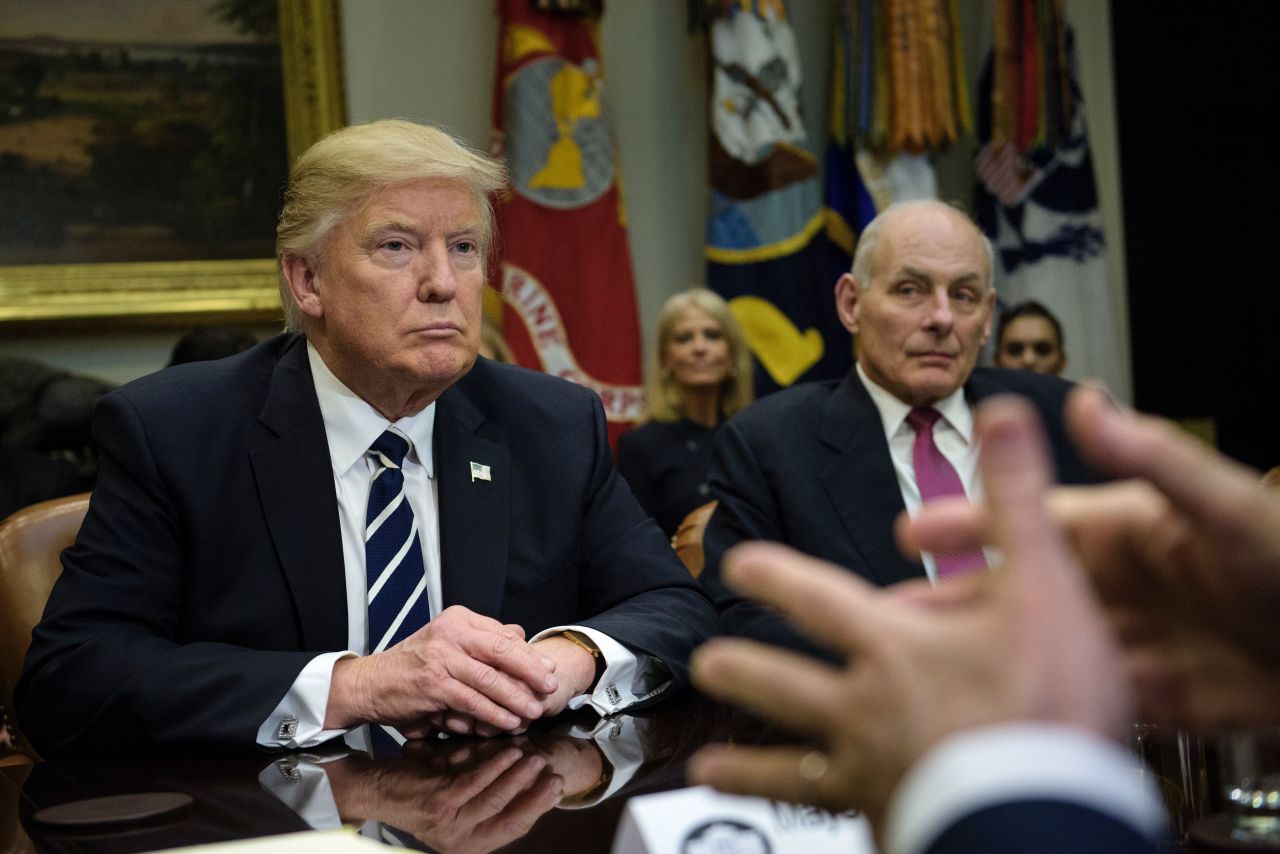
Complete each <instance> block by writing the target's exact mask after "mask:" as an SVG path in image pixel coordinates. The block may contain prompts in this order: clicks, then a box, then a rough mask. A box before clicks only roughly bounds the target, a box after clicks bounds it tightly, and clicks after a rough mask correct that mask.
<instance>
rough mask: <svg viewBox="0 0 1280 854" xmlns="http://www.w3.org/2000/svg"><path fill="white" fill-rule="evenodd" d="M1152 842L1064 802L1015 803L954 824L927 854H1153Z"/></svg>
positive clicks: (1113, 821) (1127, 828) (987, 809)
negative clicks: (1083, 853)
mask: <svg viewBox="0 0 1280 854" xmlns="http://www.w3.org/2000/svg"><path fill="white" fill-rule="evenodd" d="M1156 850H1157V847H1156V845H1155V843H1154V842H1152V841H1151V840H1149V839H1147V838H1146V837H1144V836H1143V835H1142V834H1141V833H1139V832H1138V831H1137V830H1135V829H1134V828H1132V827H1130V826H1129V825H1127V824H1124V823H1122V822H1120V821H1117V820H1116V819H1115V818H1112V817H1111V816H1109V815H1104V814H1103V813H1100V812H1098V811H1096V810H1094V809H1091V808H1089V807H1086V806H1082V805H1079V804H1072V803H1067V802H1065V801H1046V800H1034V801H1015V802H1011V803H1005V804H997V805H994V806H989V807H986V808H985V809H981V810H978V811H976V812H974V813H971V814H969V815H967V816H964V817H963V818H961V819H960V820H959V821H957V822H955V823H954V824H952V825H951V826H950V827H948V828H947V829H946V830H945V831H943V832H942V834H941V835H939V836H938V837H937V838H936V839H935V840H934V841H933V843H932V844H931V845H930V846H929V847H928V848H927V849H926V854H975V852H989V854H1024V852H1030V851H1034V852H1036V854H1082V852H1096V854H1153V852H1155V851H1156Z"/></svg>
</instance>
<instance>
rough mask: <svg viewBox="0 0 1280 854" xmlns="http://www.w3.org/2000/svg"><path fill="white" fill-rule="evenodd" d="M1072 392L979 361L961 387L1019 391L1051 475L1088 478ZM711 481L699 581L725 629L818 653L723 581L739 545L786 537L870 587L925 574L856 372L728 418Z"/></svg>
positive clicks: (972, 396) (969, 393) (973, 398)
mask: <svg viewBox="0 0 1280 854" xmlns="http://www.w3.org/2000/svg"><path fill="white" fill-rule="evenodd" d="M1070 387H1071V386H1070V383H1067V382H1065V381H1063V380H1060V379H1058V378H1056V377H1049V376H1045V375H1043V374H1033V373H1030V372H1027V371H1008V370H1002V369H999V368H978V369H976V370H975V371H974V372H973V375H972V376H971V377H970V378H969V382H967V383H966V384H965V387H964V388H965V396H966V397H967V399H968V400H969V401H970V402H971V403H977V402H978V401H981V400H982V399H984V398H987V397H991V396H992V395H996V394H1000V393H1002V392H1007V393H1013V394H1018V395H1021V396H1024V397H1026V398H1027V399H1028V400H1030V401H1031V402H1032V403H1033V404H1034V405H1035V407H1036V408H1037V409H1038V410H1039V412H1040V416H1041V418H1042V419H1043V420H1044V422H1045V426H1046V429H1047V431H1048V435H1049V443H1050V445H1051V447H1052V448H1053V462H1054V467H1055V469H1056V472H1057V475H1058V478H1059V480H1060V481H1061V482H1063V483H1087V482H1093V481H1095V480H1096V479H1097V478H1096V476H1095V475H1094V474H1093V472H1092V471H1090V470H1089V468H1088V467H1087V466H1085V464H1084V463H1083V462H1082V461H1081V460H1080V459H1079V458H1078V457H1077V456H1076V454H1075V451H1074V450H1073V449H1072V446H1071V443H1070V442H1069V441H1068V440H1067V437H1066V432H1065V428H1064V426H1063V422H1062V406H1063V401H1064V398H1065V397H1066V393H1067V391H1068V390H1069V389H1070ZM710 482H711V492H712V497H714V498H716V499H718V500H719V502H720V504H719V506H718V507H717V508H716V511H715V513H714V515H712V517H711V521H710V522H709V523H708V525H707V530H706V534H705V536H704V538H703V545H704V549H705V552H706V568H705V569H704V571H703V574H702V581H703V583H704V584H705V585H706V586H707V588H708V590H709V591H710V592H711V594H712V597H713V598H714V599H715V600H716V604H717V606H718V607H719V609H720V620H721V624H722V627H723V629H724V631H725V632H727V633H729V634H737V635H743V636H746V637H753V638H757V639H759V640H766V641H769V642H772V643H776V644H781V645H783V646H789V647H792V648H796V649H804V650H808V651H811V652H817V651H818V650H817V649H816V648H815V647H814V646H813V645H812V644H811V643H810V642H809V641H808V640H807V639H806V638H804V637H802V636H801V635H799V634H798V633H797V632H796V631H795V630H794V629H792V628H791V627H790V625H788V624H787V623H786V622H785V621H783V620H782V619H781V618H780V617H778V616H777V615H776V614H774V613H773V612H771V611H767V610H765V609H764V608H761V607H759V606H757V605H755V604H753V603H750V602H747V601H745V600H743V599H742V598H741V597H739V596H737V595H736V594H735V593H734V592H732V591H731V590H729V589H728V588H727V587H726V586H725V585H724V584H723V583H722V582H721V580H720V560H721V558H722V557H723V556H724V553H725V552H726V551H727V550H728V549H729V548H731V547H732V546H733V545H734V544H736V543H739V542H743V541H747V540H774V541H777V542H782V543H786V544H788V545H790V546H792V547H794V548H797V549H799V550H800V551H802V552H806V553H808V554H811V555H815V556H817V557H820V558H822V559H824V560H828V561H831V562H833V563H837V564H839V565H840V566H843V567H847V568H848V569H850V570H851V571H853V572H855V573H857V574H858V575H860V576H862V577H863V578H865V579H867V580H868V581H870V582H872V583H873V584H878V585H888V584H893V583H895V582H898V581H905V580H907V579H909V578H923V577H924V576H925V573H924V567H923V566H921V565H920V564H919V563H918V562H915V561H910V560H907V559H906V558H905V557H903V556H902V553H901V552H900V551H899V550H898V546H897V543H896V541H895V540H894V536H893V524H894V520H895V519H896V518H897V517H898V514H899V513H901V512H902V511H903V509H904V505H903V502H902V492H901V490H900V489H899V487H898V478H897V474H896V473H895V472H894V468H893V460H892V458H891V457H890V456H889V443H888V441H887V440H886V439H885V435H884V425H883V422H882V421H881V419H880V413H879V410H877V409H876V406H875V403H874V402H873V401H872V400H871V395H870V394H868V393H867V389H866V387H865V386H864V385H863V384H862V381H861V380H860V379H859V377H858V373H857V371H856V370H853V371H850V372H849V374H848V375H847V376H846V377H845V378H844V379H843V380H832V381H828V382H816V383H805V384H803V385H799V386H795V387H793V388H790V389H787V390H785V391H780V392H777V393H775V394H772V395H769V396H768V397H766V398H763V399H761V400H759V401H757V402H756V403H754V404H752V405H751V406H749V407H747V409H745V410H744V411H742V412H740V413H738V414H737V415H736V416H734V417H733V418H731V419H730V420H729V421H728V422H726V423H725V425H724V427H723V428H722V429H721V430H720V433H719V435H718V436H717V437H716V444H715V449H714V451H713V452H712V459H711V475H710Z"/></svg>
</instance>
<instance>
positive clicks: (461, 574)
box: [435, 366, 512, 617]
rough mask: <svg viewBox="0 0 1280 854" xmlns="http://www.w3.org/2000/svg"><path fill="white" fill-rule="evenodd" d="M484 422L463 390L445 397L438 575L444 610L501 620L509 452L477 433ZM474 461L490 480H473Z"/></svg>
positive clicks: (439, 450)
mask: <svg viewBox="0 0 1280 854" xmlns="http://www.w3.org/2000/svg"><path fill="white" fill-rule="evenodd" d="M477 367H478V366H477ZM484 422H485V417H484V415H483V414H481V412H480V411H479V410H478V409H476V407H475V406H474V405H473V404H472V402H471V400H470V399H469V398H468V397H467V395H466V394H465V393H464V391H463V389H462V388H461V387H459V386H457V385H455V386H452V387H451V388H449V389H448V390H446V391H445V393H444V394H442V395H441V396H440V399H439V401H438V403H437V408H436V426H435V469H436V480H437V490H436V496H437V502H438V507H437V512H438V514H439V519H440V574H441V586H442V589H443V591H444V603H443V604H444V605H446V606H448V605H463V606H465V607H467V608H470V609H471V610H472V611H475V612H477V613H479V614H485V615H488V616H492V617H497V616H498V615H499V614H501V612H502V595H503V589H504V586H505V583H506V577H507V548H508V544H509V538H510V525H511V477H512V471H511V453H510V450H509V449H508V448H507V447H506V446H505V445H502V444H499V443H497V442H494V441H490V440H489V439H486V438H483V437H481V436H480V435H478V433H477V431H478V430H479V428H480V426H481V425H482V424H483V423H484ZM472 463H475V464H477V465H478V466H487V467H488V475H489V479H488V480H485V479H483V477H482V476H479V477H477V476H475V475H473V473H472Z"/></svg>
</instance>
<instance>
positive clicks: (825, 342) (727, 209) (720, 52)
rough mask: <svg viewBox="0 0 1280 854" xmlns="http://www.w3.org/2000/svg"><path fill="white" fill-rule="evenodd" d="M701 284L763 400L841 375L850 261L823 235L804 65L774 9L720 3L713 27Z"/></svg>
mask: <svg viewBox="0 0 1280 854" xmlns="http://www.w3.org/2000/svg"><path fill="white" fill-rule="evenodd" d="M710 42H711V53H712V69H711V75H712V79H711V85H710V89H711V144H710V149H711V168H710V174H711V204H710V213H709V221H708V227H707V248H706V256H707V262H708V263H707V281H708V284H709V285H710V287H711V288H712V289H714V290H715V291H717V292H718V293H719V294H720V295H721V296H723V297H724V298H725V300H726V301H727V302H728V303H729V308H730V310H731V311H732V312H733V315H734V317H735V318H736V319H737V321H738V322H739V324H741V326H742V329H743V333H744V334H745V335H746V338H747V342H748V344H749V345H750V347H751V351H752V354H753V355H754V356H755V357H756V365H757V369H756V389H757V392H758V393H760V394H766V393H768V392H770V391H774V390H777V389H779V388H783V387H786V386H790V385H792V384H793V383H796V382H799V381H802V380H812V379H823V378H828V377H839V376H843V375H844V374H845V373H846V372H847V371H848V370H849V369H850V367H851V366H852V363H853V358H852V351H851V346H850V339H849V333H848V332H847V331H846V330H845V328H844V327H843V326H842V325H841V324H840V320H839V318H838V317H837V315H836V312H835V303H834V295H833V288H834V286H835V282H836V279H837V278H839V277H840V275H841V273H843V272H844V271H846V270H847V269H848V267H849V256H848V255H847V254H846V253H845V252H843V251H841V249H839V248H838V247H837V246H836V245H835V244H833V243H832V242H831V240H830V239H828V237H827V235H826V232H825V229H824V215H823V199H822V195H823V192H822V184H821V179H820V175H819V168H818V161H817V158H815V157H814V155H813V154H811V153H810V152H808V151H807V150H805V149H804V148H802V147H801V143H802V142H803V141H804V139H805V129H804V122H803V119H802V117H801V114H800V83H801V73H800V57H799V52H798V48H797V45H796V39H795V34H794V32H793V31H792V29H791V25H790V23H789V22H788V21H787V18H786V10H785V8H784V6H783V3H782V0H734V2H724V3H720V4H719V8H718V12H717V14H716V16H715V17H714V18H713V19H712V21H711V26H710Z"/></svg>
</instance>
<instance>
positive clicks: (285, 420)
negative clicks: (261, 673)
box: [250, 338, 347, 650]
mask: <svg viewBox="0 0 1280 854" xmlns="http://www.w3.org/2000/svg"><path fill="white" fill-rule="evenodd" d="M259 420H260V421H261V423H262V424H263V425H264V426H265V427H266V428H267V430H269V431H270V435H269V436H268V438H267V439H266V440H265V441H263V442H262V443H260V444H259V446H258V447H257V448H255V449H254V450H253V451H252V452H251V453H250V459H251V461H252V464H253V474H254V478H255V480H256V482H257V485H258V495H259V497H260V499H261V502H262V507H263V512H264V514H265V515H266V521H267V527H268V529H269V530H270V531H271V539H272V542H273V543H274V544H275V548H276V554H277V556H278V557H279V559H280V564H281V566H282V567H283V568H284V574H285V577H286V579H287V580H288V584H289V588H290V590H291V591H292V594H293V600H294V603H295V605H296V607H297V610H298V621H299V623H300V624H301V626H302V640H303V646H304V648H305V649H308V650H334V649H345V648H346V647H347V605H346V602H347V590H346V576H345V573H344V570H343V563H342V535H341V533H340V532H339V530H338V512H337V508H338V497H337V494H336V493H335V492H334V487H333V467H332V465H331V463H330V460H329V443H328V441H327V440H326V438H325V432H324V421H323V419H322V417H321V415H320V404H319V403H318V402H317V400H316V394H315V385H314V384H313V383H312V381H311V368H310V365H308V364H307V347H306V341H305V340H303V339H302V338H299V339H297V341H296V342H295V343H294V345H293V346H292V347H291V348H290V349H289V350H287V351H286V352H285V354H284V356H283V357H281V359H280V361H279V362H278V363H277V364H276V368H275V371H274V372H273V374H272V377H271V387H270V389H269V391H268V392H267V400H266V403H265V404H264V405H263V408H262V413H261V415H260V416H259Z"/></svg>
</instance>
